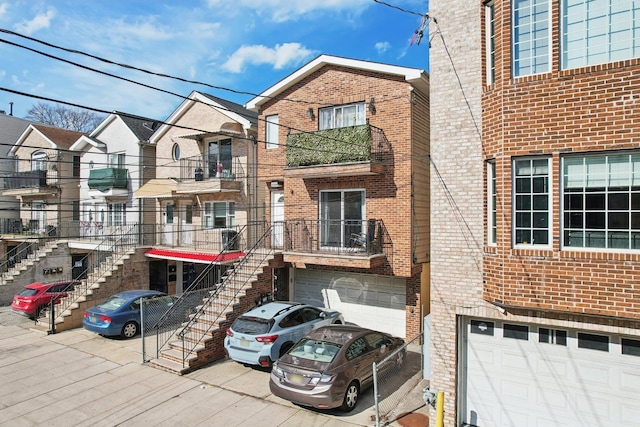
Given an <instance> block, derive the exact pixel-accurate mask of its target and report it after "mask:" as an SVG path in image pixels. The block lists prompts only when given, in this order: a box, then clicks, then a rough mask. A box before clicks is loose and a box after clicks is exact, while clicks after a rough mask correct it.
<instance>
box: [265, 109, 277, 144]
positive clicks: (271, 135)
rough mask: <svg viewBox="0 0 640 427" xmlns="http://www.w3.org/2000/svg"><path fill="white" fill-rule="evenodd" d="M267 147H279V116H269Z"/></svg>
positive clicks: (267, 118)
mask: <svg viewBox="0 0 640 427" xmlns="http://www.w3.org/2000/svg"><path fill="white" fill-rule="evenodd" d="M266 120H267V135H266V136H267V148H268V149H269V148H278V128H279V127H280V126H279V125H278V116H277V115H274V116H267V117H266Z"/></svg>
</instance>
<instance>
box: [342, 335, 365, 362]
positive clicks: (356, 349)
mask: <svg viewBox="0 0 640 427" xmlns="http://www.w3.org/2000/svg"><path fill="white" fill-rule="evenodd" d="M366 352H367V343H366V342H365V340H364V338H358V339H357V340H355V341H354V342H353V343H352V344H351V345H350V346H349V348H347V354H346V355H345V356H346V358H347V360H353V359H355V358H356V357H358V356H362V355H363V354H365V353H366Z"/></svg>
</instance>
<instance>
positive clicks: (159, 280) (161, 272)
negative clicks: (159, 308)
mask: <svg viewBox="0 0 640 427" xmlns="http://www.w3.org/2000/svg"><path fill="white" fill-rule="evenodd" d="M168 285H169V284H168V282H167V260H166V259H163V260H159V261H150V262H149V289H151V290H152V291H160V292H168V290H169V286H168Z"/></svg>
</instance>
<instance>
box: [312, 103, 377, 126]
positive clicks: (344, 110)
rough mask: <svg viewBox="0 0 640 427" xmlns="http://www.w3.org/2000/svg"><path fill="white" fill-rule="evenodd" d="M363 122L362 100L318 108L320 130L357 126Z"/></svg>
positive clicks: (364, 121) (364, 120)
mask: <svg viewBox="0 0 640 427" xmlns="http://www.w3.org/2000/svg"><path fill="white" fill-rule="evenodd" d="M365 123H366V118H365V113H364V102H358V103H355V104H347V105H339V106H334V107H327V108H321V109H320V130H323V129H335V128H343V127H347V126H357V125H363V124H365Z"/></svg>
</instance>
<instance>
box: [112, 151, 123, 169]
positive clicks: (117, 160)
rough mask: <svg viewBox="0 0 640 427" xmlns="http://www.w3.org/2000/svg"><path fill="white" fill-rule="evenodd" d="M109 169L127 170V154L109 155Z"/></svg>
mask: <svg viewBox="0 0 640 427" xmlns="http://www.w3.org/2000/svg"><path fill="white" fill-rule="evenodd" d="M109 167H110V168H118V169H125V168H126V163H125V154H124V153H113V154H109Z"/></svg>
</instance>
